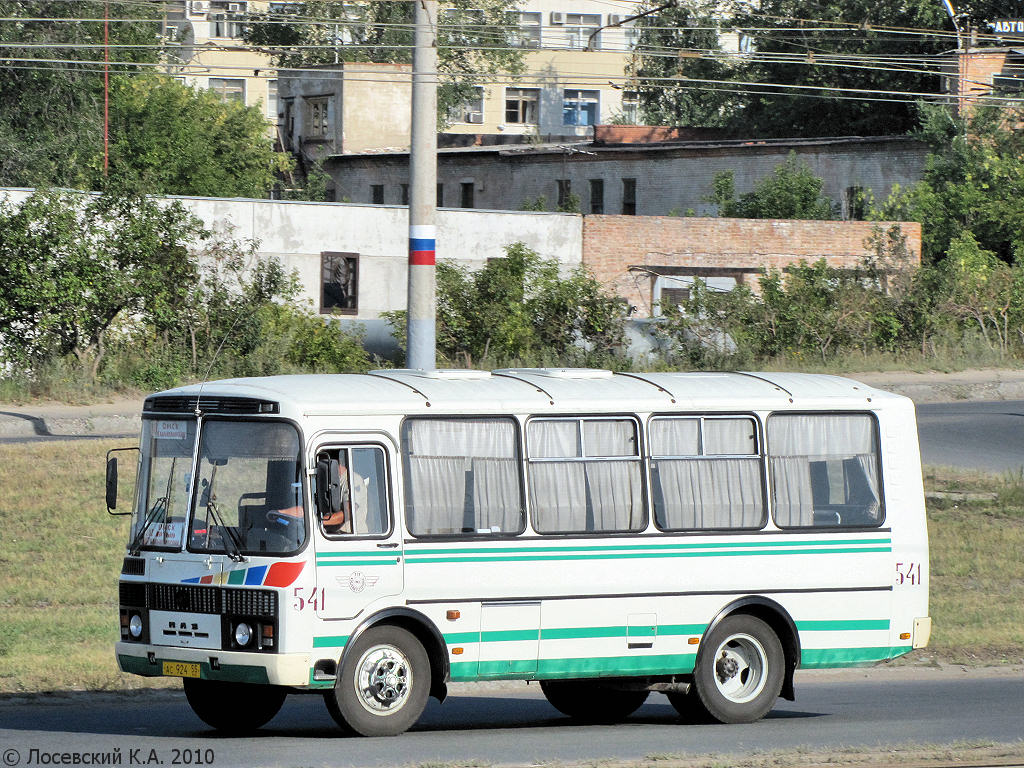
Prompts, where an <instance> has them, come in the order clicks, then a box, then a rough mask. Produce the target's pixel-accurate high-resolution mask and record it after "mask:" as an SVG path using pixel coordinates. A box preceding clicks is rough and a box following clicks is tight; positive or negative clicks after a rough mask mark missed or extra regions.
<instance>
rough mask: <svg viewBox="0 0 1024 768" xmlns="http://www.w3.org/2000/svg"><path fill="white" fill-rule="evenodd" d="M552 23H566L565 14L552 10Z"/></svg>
mask: <svg viewBox="0 0 1024 768" xmlns="http://www.w3.org/2000/svg"><path fill="white" fill-rule="evenodd" d="M551 23H552V24H558V25H561V24H565V14H564V13H559V12H558V11H552V12H551Z"/></svg>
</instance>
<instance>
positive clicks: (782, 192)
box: [708, 152, 836, 219]
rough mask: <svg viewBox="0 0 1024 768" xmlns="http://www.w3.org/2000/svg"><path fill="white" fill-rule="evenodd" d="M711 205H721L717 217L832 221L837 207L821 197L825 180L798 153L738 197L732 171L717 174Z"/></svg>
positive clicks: (792, 153)
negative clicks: (750, 190) (799, 157)
mask: <svg viewBox="0 0 1024 768" xmlns="http://www.w3.org/2000/svg"><path fill="white" fill-rule="evenodd" d="M712 185H713V189H714V192H713V193H712V195H711V197H710V198H708V200H709V202H713V203H718V215H719V216H726V217H729V218H739V219H833V218H835V217H836V205H835V203H833V202H832V201H831V200H829V199H828V198H827V197H825V196H824V195H822V194H821V190H822V186H823V184H822V180H821V179H820V178H818V177H817V176H815V175H814V173H813V172H812V171H811V169H810V168H809V167H808V166H807V164H806V163H804V162H803V161H802V160H799V159H798V158H797V156H796V153H795V152H791V153H790V154H789V157H787V158H786V161H785V162H784V163H781V164H780V165H777V166H776V167H775V170H774V171H773V172H772V175H771V176H767V177H765V178H764V179H762V180H761V181H759V182H758V183H757V184H756V185H755V186H754V190H753V191H752V192H747V193H746V194H743V195H740V197H739V198H738V199H737V198H736V185H735V180H734V178H733V172H732V171H722V172H721V173H717V174H715V177H714V180H713V182H712Z"/></svg>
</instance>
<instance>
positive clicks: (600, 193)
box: [590, 179, 604, 213]
mask: <svg viewBox="0 0 1024 768" xmlns="http://www.w3.org/2000/svg"><path fill="white" fill-rule="evenodd" d="M590 212H591V213H604V179H591V180H590Z"/></svg>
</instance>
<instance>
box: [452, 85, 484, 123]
mask: <svg viewBox="0 0 1024 768" xmlns="http://www.w3.org/2000/svg"><path fill="white" fill-rule="evenodd" d="M473 92H474V95H473V96H472V97H471V98H469V99H467V100H466V101H464V102H462V103H461V104H456V105H455V106H453V107H451V108H450V109H449V110H448V121H449V122H451V123H470V124H473V125H479V124H480V123H482V122H483V121H484V89H483V88H482V87H480V86H476V87H475V88H473Z"/></svg>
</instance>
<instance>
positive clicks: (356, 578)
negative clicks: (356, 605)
mask: <svg viewBox="0 0 1024 768" xmlns="http://www.w3.org/2000/svg"><path fill="white" fill-rule="evenodd" d="M337 579H338V584H339V585H340V586H342V587H348V588H349V589H351V590H352V591H353V592H362V591H363V590H364V589H366V588H367V587H372V586H373V585H374V584H376V583H377V582H378V581H379V580H380V576H367V575H366V574H365V573H363V572H362V571H354V572H353V573H350V574H349V575H348V576H338V577H337Z"/></svg>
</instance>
